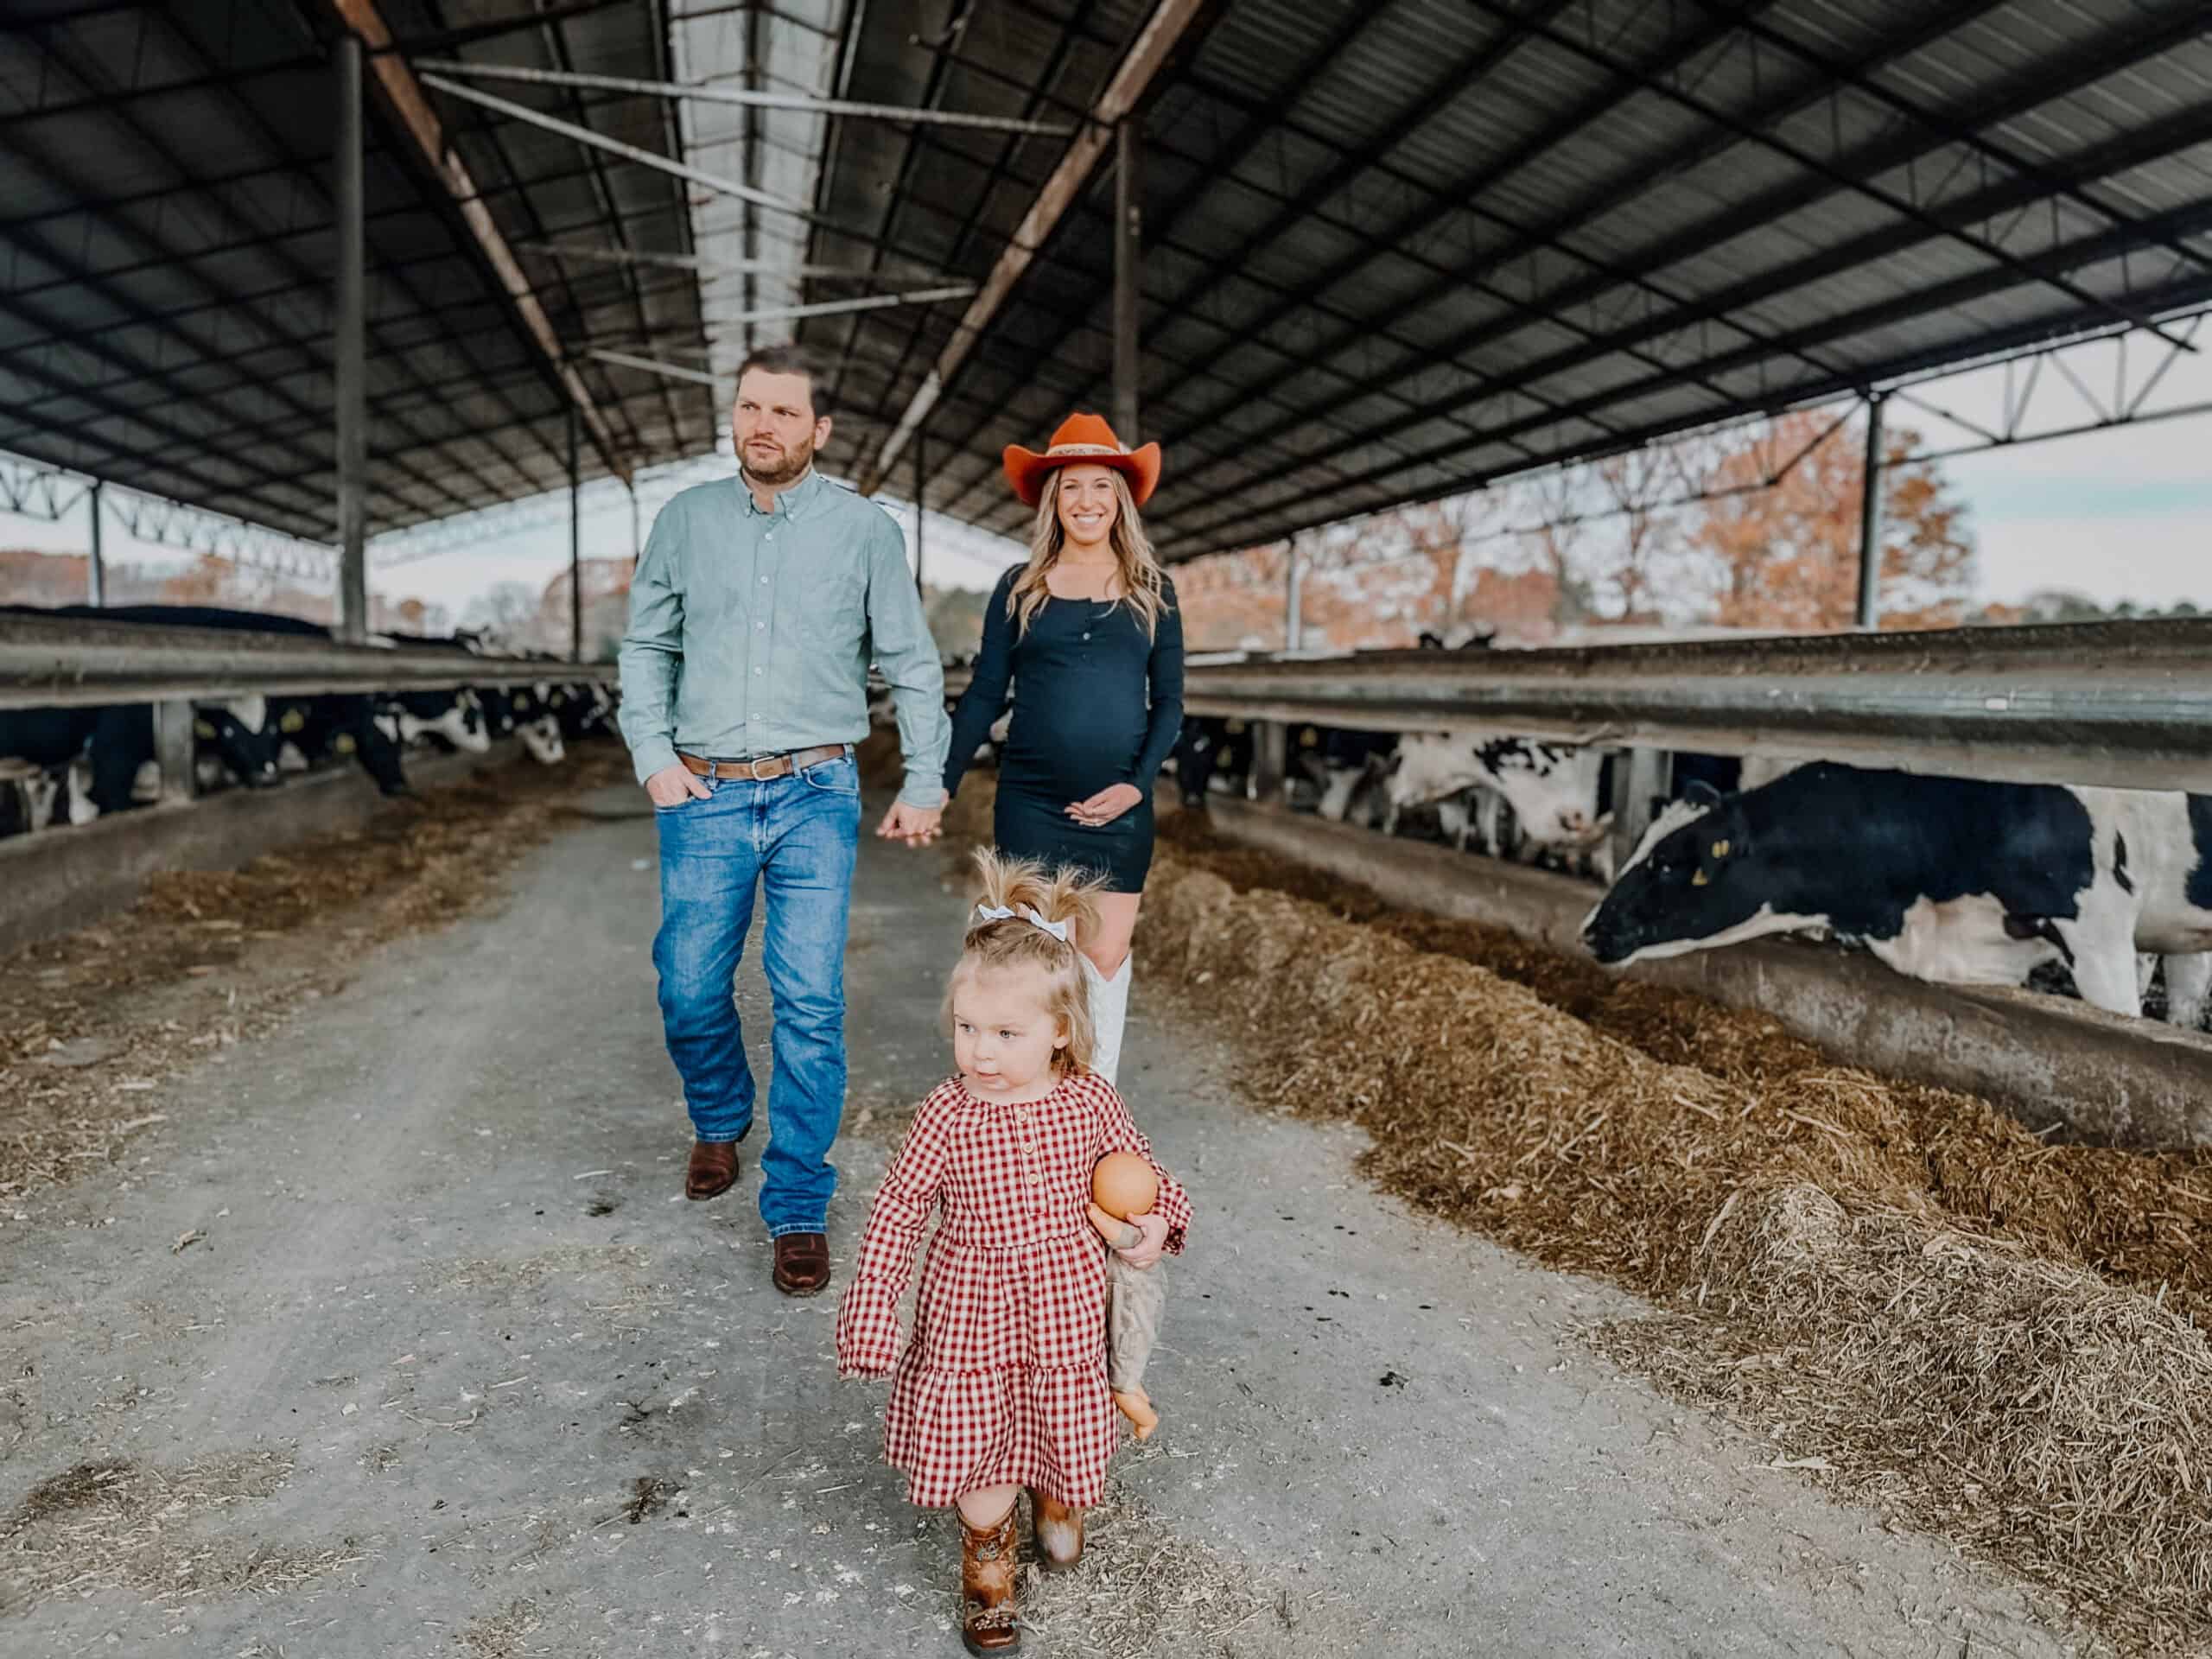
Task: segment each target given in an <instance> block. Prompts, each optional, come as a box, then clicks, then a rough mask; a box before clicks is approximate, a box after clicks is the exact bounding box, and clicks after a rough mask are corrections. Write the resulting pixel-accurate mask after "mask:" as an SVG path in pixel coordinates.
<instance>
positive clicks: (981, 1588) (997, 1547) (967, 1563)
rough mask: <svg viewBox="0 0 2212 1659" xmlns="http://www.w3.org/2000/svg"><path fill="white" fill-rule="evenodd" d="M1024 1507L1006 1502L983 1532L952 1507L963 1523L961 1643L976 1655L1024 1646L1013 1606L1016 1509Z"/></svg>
mask: <svg viewBox="0 0 2212 1659" xmlns="http://www.w3.org/2000/svg"><path fill="white" fill-rule="evenodd" d="M1020 1507H1021V1506H1020V1504H1019V1503H1009V1504H1007V1506H1006V1514H1005V1515H1004V1516H1001V1517H1000V1519H999V1522H998V1523H997V1524H996V1525H995V1526H991V1527H986V1528H985V1529H983V1530H982V1531H981V1532H978V1531H976V1529H975V1528H973V1527H971V1526H969V1524H968V1517H967V1516H964V1515H961V1514H960V1511H959V1510H957V1509H956V1510H953V1514H954V1515H955V1516H958V1518H959V1521H960V1616H961V1622H960V1642H961V1645H962V1646H963V1647H965V1648H966V1649H968V1651H969V1652H970V1653H972V1654H975V1655H976V1656H977V1659H986V1656H989V1655H993V1654H1005V1653H1014V1652H1016V1651H1018V1650H1019V1649H1020V1646H1021V1627H1020V1624H1018V1623H1017V1622H1016V1615H1015V1612H1014V1548H1015V1544H1016V1537H1015V1534H1014V1511H1015V1510H1017V1509H1019V1508H1020Z"/></svg>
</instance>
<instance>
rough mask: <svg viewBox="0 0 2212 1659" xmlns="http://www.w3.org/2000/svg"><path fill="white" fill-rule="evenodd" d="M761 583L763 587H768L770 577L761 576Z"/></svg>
mask: <svg viewBox="0 0 2212 1659" xmlns="http://www.w3.org/2000/svg"><path fill="white" fill-rule="evenodd" d="M760 585H761V586H762V587H763V588H766V586H767V585H768V578H767V577H766V576H763V577H761V578H760Z"/></svg>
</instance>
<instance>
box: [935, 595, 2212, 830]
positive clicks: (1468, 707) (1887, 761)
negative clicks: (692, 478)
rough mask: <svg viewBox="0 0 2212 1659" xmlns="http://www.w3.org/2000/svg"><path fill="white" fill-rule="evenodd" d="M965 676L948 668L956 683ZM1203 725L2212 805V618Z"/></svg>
mask: <svg viewBox="0 0 2212 1659" xmlns="http://www.w3.org/2000/svg"><path fill="white" fill-rule="evenodd" d="M956 680H957V683H958V684H964V683H966V682H965V677H964V675H958V674H956V673H955V672H954V671H948V675H947V683H948V688H949V689H952V688H953V687H954V684H955V682H956ZM1185 708H1186V709H1187V710H1188V711H1189V712H1190V713H1192V714H1194V715H1229V716H1234V717H1237V718H1242V719H1244V720H1249V721H1315V722H1319V723H1322V724H1326V725H1332V726H1344V727H1351V728H1358V729H1363V730H1371V731H1405V732H1413V731H1447V730H1451V729H1452V728H1462V727H1470V726H1482V727H1490V728H1501V727H1502V728H1506V729H1508V730H1510V731H1513V732H1516V733H1519V734H1525V735H1527V736H1530V737H1542V738H1551V739H1554V740H1558V741H1567V742H1574V743H1586V744H1597V745H1602V746H1605V747H1623V748H1636V747H1642V748H1663V749H1678V750H1690V751H1696V752H1700V753H1711V754H1726V755H1748V754H1759V755H1774V756H1780V757H1785V758H1826V759H1831V760H1843V761H1847V762H1849V763H1850V764H1852V765H1854V766H1895V767H1898V768H1901V769H1904V770H1907V771H1912V772H1940V773H1946V774H1948V775H1951V776H1954V777H1961V778H1983V779H1996V780H1999V781H2003V782H2022V783H2044V782H2051V783H2069V784H2085V785H2106V786H2110V787H2114V788H2130V789H2187V790H2193V791H2203V792H2212V619H2186V620H2158V621H2143V622H2086V623H2064V624H2052V625H2044V626H2028V627H2017V628H1960V629H1950V630H1946V631H1943V632H1925V633H1904V632H1899V633H1849V634H1823V635H1808V636H1789V637H1777V638H1771V639H1725V640H1700V641H1694V642H1689V643H1684V644H1674V645H1592V646H1580V647H1576V648H1573V649H1569V650H1554V651H1472V652H1429V651H1386V652H1360V653H1358V654H1357V655H1355V656H1348V657H1338V658H1313V657H1299V658H1272V657H1255V658H1249V659H1248V660H1245V661H1241V662H1227V663H1224V662H1214V663H1210V664H1203V665H1195V664H1194V665H1193V666H1192V667H1191V668H1190V669H1189V671H1187V674H1186V676H1185Z"/></svg>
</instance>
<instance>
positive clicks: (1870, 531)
mask: <svg viewBox="0 0 2212 1659" xmlns="http://www.w3.org/2000/svg"><path fill="white" fill-rule="evenodd" d="M1864 472H1865V476H1864V477H1863V478H1862V479H1861V480H1859V626H1860V627H1862V628H1878V627H1880V626H1882V394H1881V393H1880V392H1874V393H1872V395H1871V396H1869V397H1867V399H1866V467H1865V468H1864Z"/></svg>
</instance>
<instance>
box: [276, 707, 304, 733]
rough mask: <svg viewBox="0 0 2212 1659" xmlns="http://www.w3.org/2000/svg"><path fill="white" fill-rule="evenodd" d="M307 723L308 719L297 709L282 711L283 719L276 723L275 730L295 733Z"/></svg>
mask: <svg viewBox="0 0 2212 1659" xmlns="http://www.w3.org/2000/svg"><path fill="white" fill-rule="evenodd" d="M307 723H308V717H307V716H306V715H303V714H302V713H301V712H300V711H299V710H298V709H286V710H285V711H284V718H283V719H282V720H280V721H277V728H278V729H279V730H281V731H287V732H296V731H298V730H299V729H300V728H301V727H302V726H304V725H306V724H307Z"/></svg>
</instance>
